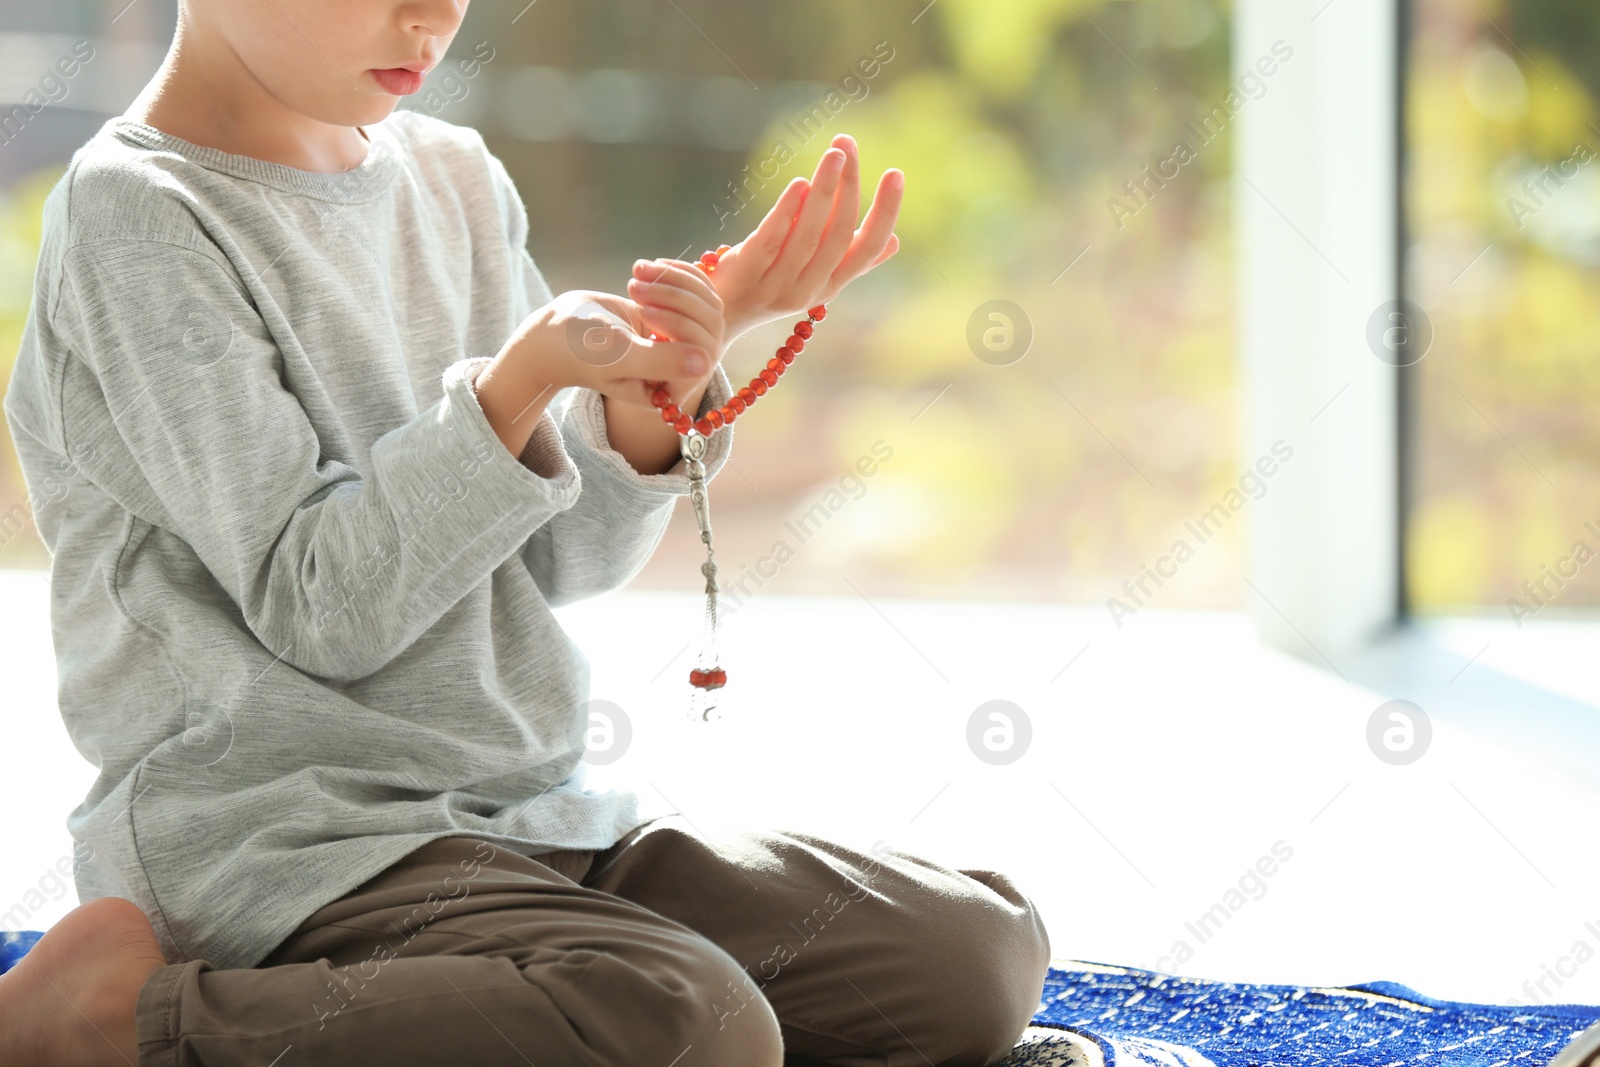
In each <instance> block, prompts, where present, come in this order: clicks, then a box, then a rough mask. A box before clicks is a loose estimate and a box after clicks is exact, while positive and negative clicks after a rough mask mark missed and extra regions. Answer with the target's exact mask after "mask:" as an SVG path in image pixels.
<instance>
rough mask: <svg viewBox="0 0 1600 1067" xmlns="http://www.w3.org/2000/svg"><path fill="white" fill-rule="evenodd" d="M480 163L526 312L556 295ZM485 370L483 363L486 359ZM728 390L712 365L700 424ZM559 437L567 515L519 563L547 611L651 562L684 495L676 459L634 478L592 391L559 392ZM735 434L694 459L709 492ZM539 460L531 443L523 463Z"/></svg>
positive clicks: (524, 228) (514, 212)
mask: <svg viewBox="0 0 1600 1067" xmlns="http://www.w3.org/2000/svg"><path fill="white" fill-rule="evenodd" d="M483 153H484V157H485V164H486V165H487V166H488V168H489V170H490V173H491V175H492V177H493V180H494V186H495V189H496V190H497V195H498V196H499V199H500V203H499V211H500V216H501V218H502V219H503V220H504V226H505V228H504V231H503V233H504V238H505V240H506V241H507V243H508V244H509V245H510V247H511V250H512V255H513V257H514V260H515V264H516V265H515V267H514V269H513V271H512V283H511V288H512V292H511V293H510V294H509V299H511V300H512V301H513V304H514V306H515V307H516V308H517V309H518V311H519V312H520V313H521V314H520V315H519V316H518V318H519V320H520V318H521V317H522V316H526V315H528V314H530V313H532V312H533V311H534V310H535V309H537V308H539V307H542V306H543V305H544V304H546V303H548V302H549V301H550V300H551V298H552V296H553V295H554V294H553V293H552V292H551V290H550V286H549V283H548V282H546V281H545V279H544V276H543V275H542V274H541V273H540V272H539V268H538V265H537V264H536V263H535V262H534V260H533V257H532V256H531V255H529V254H528V249H527V242H528V211H527V208H526V207H525V206H524V205H523V203H522V198H521V197H520V196H519V195H518V193H517V188H516V185H515V183H514V182H512V180H511V177H510V175H509V174H508V173H507V172H506V169H505V165H504V164H502V163H501V162H500V160H499V159H498V158H497V157H495V156H494V155H493V154H492V153H490V152H489V151H488V149H487V148H483ZM483 362H485V363H487V362H488V361H487V360H484V361H483ZM732 394H733V386H732V384H731V383H730V382H729V380H728V376H727V374H726V373H725V372H724V371H723V369H722V366H721V365H720V364H718V366H717V367H716V368H715V370H714V371H713V372H712V378H711V381H710V383H709V384H708V385H707V386H706V391H705V396H704V398H703V399H702V401H701V404H700V410H699V411H697V412H696V413H695V417H696V418H699V417H700V416H701V415H704V414H705V413H706V412H707V411H710V410H711V409H712V408H713V407H721V406H722V405H723V404H725V403H727V401H728V398H729V397H730V396H732ZM547 414H549V415H551V416H552V417H553V418H554V419H555V420H556V423H557V424H558V425H559V426H560V429H561V439H562V442H563V444H564V446H565V448H566V451H567V453H568V455H569V456H571V458H572V462H573V464H574V465H575V466H576V467H577V469H578V472H579V475H580V478H579V483H580V485H581V486H582V491H581V492H580V493H579V494H578V499H577V501H576V502H575V503H574V504H573V505H572V507H570V508H568V509H567V510H565V511H562V512H560V513H559V514H557V515H553V516H552V517H551V518H550V520H549V521H548V522H546V523H544V524H543V525H542V526H540V527H539V528H538V529H537V530H535V531H534V532H533V534H532V536H530V537H529V538H528V541H527V543H526V544H525V545H524V546H523V549H522V560H523V562H524V563H525V564H527V567H528V571H529V572H530V573H531V574H532V575H533V579H534V581H535V582H536V583H537V584H538V586H539V590H540V592H541V593H542V594H543V595H544V598H545V601H546V602H547V603H548V604H550V605H551V606H552V607H558V606H560V605H562V604H568V603H571V602H572V601H575V600H581V599H583V598H585V597H591V596H597V595H599V594H600V593H605V592H609V591H611V590H613V589H619V588H621V587H622V586H624V585H626V584H627V583H628V582H629V581H631V580H632V579H633V577H634V575H636V574H638V573H639V571H640V570H641V569H642V568H643V567H644V565H645V563H646V562H648V561H649V559H650V556H651V554H652V553H654V552H655V549H656V545H658V544H659V543H660V542H661V537H662V535H663V534H665V533H666V531H667V524H668V523H669V522H670V521H671V519H672V512H673V505H674V504H675V503H676V502H677V499H678V497H681V496H688V495H689V475H688V472H687V469H686V468H685V466H684V461H683V460H682V459H681V458H680V459H679V460H678V462H677V463H675V464H674V465H673V466H672V467H671V468H670V469H668V470H667V471H666V472H665V473H662V474H651V475H642V474H640V473H639V472H638V471H636V470H634V469H633V467H632V465H630V464H629V463H628V461H627V459H626V458H624V457H623V455H622V454H621V453H620V452H618V451H616V450H615V449H613V448H612V447H611V444H610V439H609V437H608V436H607V434H606V417H605V406H604V404H603V403H602V399H601V395H600V394H599V393H597V392H595V391H594V390H592V389H577V388H574V389H566V390H563V391H562V393H561V395H559V396H557V397H556V399H555V400H554V401H553V402H552V403H551V404H550V408H549V411H548V412H547ZM733 435H734V430H733V427H731V426H724V427H722V428H721V429H719V430H717V431H716V432H715V433H713V434H712V435H711V442H710V444H709V446H708V447H707V449H706V454H705V457H704V459H703V460H702V461H701V462H703V463H704V464H705V467H706V482H707V484H710V482H711V481H712V479H714V478H715V477H716V476H717V472H718V471H720V470H721V469H722V466H723V464H724V463H726V462H727V460H728V453H729V451H730V450H731V449H732V447H733ZM522 461H523V463H525V464H531V463H535V462H537V454H536V451H535V446H534V443H533V442H531V441H530V442H529V449H528V450H527V451H525V452H524V453H523V455H522Z"/></svg>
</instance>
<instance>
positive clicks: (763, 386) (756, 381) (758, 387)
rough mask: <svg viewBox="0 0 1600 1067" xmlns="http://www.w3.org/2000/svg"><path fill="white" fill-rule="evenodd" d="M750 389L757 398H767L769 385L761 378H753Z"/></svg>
mask: <svg viewBox="0 0 1600 1067" xmlns="http://www.w3.org/2000/svg"><path fill="white" fill-rule="evenodd" d="M750 389H751V391H752V392H754V393H755V394H756V396H765V395H766V393H767V383H766V382H765V381H764V380H762V379H760V378H751V379H750Z"/></svg>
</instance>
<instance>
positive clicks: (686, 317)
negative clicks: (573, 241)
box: [526, 265, 726, 421]
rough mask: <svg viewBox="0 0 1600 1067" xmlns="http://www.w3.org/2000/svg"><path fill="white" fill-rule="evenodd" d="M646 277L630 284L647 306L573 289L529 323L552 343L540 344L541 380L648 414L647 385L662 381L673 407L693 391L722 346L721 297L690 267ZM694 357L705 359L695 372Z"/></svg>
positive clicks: (672, 268)
mask: <svg viewBox="0 0 1600 1067" xmlns="http://www.w3.org/2000/svg"><path fill="white" fill-rule="evenodd" d="M649 273H650V274H651V277H652V278H653V279H654V280H652V281H650V282H641V281H639V280H637V279H635V280H634V281H632V282H630V284H629V287H628V288H629V291H630V293H637V294H638V295H639V296H640V297H641V299H642V300H648V301H649V303H648V304H643V303H641V302H638V301H635V300H633V299H630V298H629V297H623V296H616V295H614V294H611V293H601V292H595V291H592V290H587V289H575V290H571V291H568V292H564V293H561V294H559V295H557V296H556V297H555V299H553V300H551V301H550V302H549V303H548V304H546V305H544V306H543V307H542V308H540V309H538V311H536V312H535V313H534V315H532V316H530V317H529V322H528V323H527V324H526V326H529V327H542V328H543V335H544V336H546V337H548V338H549V339H550V340H551V341H553V342H556V343H547V344H544V345H542V346H540V348H541V351H540V356H539V362H541V363H542V364H543V366H544V373H545V376H546V379H547V380H549V381H551V382H553V383H557V384H559V385H577V386H584V387H587V388H590V389H593V390H595V391H596V392H598V393H601V394H603V395H605V396H606V397H609V398H610V399H612V400H617V401H621V402H622V403H624V404H628V405H632V406H634V407H640V408H645V409H648V413H649V414H651V415H652V416H654V417H655V418H656V419H657V421H660V417H659V416H657V415H655V408H654V406H653V405H652V404H651V403H650V393H651V387H650V385H648V384H646V383H648V382H665V383H666V385H667V392H668V393H670V394H671V395H672V397H673V399H674V401H675V402H679V399H678V398H679V397H681V396H687V395H688V394H690V393H693V394H694V395H695V397H696V402H697V403H698V397H699V394H700V392H702V391H703V390H704V387H705V385H706V384H707V383H708V382H710V380H711V374H712V367H714V366H715V365H716V362H717V360H718V359H720V358H721V356H722V351H723V349H724V347H726V342H725V341H724V340H723V332H724V328H723V321H722V298H721V297H719V296H718V295H717V291H716V290H715V289H714V288H712V286H711V282H710V280H709V279H707V278H706V276H705V274H704V272H702V271H700V270H698V269H695V268H691V267H678V266H669V265H661V266H656V267H652V268H651V270H650V272H649ZM695 353H699V354H702V355H704V356H706V359H705V362H704V365H703V366H701V367H700V368H699V369H696V368H695V367H694V366H693V363H692V357H693V355H694V354H695Z"/></svg>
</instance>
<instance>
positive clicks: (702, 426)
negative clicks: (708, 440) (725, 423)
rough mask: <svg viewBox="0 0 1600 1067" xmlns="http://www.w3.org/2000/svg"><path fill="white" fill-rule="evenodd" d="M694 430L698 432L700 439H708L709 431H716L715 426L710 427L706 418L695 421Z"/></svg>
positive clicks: (709, 422)
mask: <svg viewBox="0 0 1600 1067" xmlns="http://www.w3.org/2000/svg"><path fill="white" fill-rule="evenodd" d="M694 428H695V429H697V430H699V431H700V436H701V437H710V436H711V431H712V430H715V429H716V427H715V426H713V425H711V420H710V419H706V418H702V419H698V420H696V421H695V424H694Z"/></svg>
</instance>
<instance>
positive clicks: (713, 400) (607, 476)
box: [522, 364, 734, 607]
mask: <svg viewBox="0 0 1600 1067" xmlns="http://www.w3.org/2000/svg"><path fill="white" fill-rule="evenodd" d="M731 392H732V388H731V385H730V383H729V381H728V376H727V374H725V373H724V372H723V370H722V366H721V364H718V365H717V367H716V368H715V370H714V371H713V374H712V378H711V381H710V383H709V384H708V385H707V386H706V391H705V396H704V399H702V400H701V402H700V410H699V411H698V412H696V418H698V417H699V416H700V415H703V414H705V413H706V412H707V411H709V410H711V409H712V408H713V407H720V406H721V405H722V404H724V403H726V402H727V399H728V396H729V394H730V393H731ZM550 406H551V408H552V409H554V411H555V418H556V420H557V422H558V424H559V425H560V427H561V437H562V440H563V442H564V443H565V446H566V450H567V453H568V455H570V456H571V457H572V461H573V463H574V465H575V466H576V467H577V468H578V471H579V474H580V484H581V485H582V491H581V492H580V493H579V494H578V499H577V501H576V502H575V503H574V504H573V505H572V507H570V508H568V509H567V510H566V511H563V512H561V513H559V514H557V515H554V516H552V517H551V518H550V520H549V521H548V522H546V523H545V524H544V525H543V526H540V527H539V528H538V529H537V530H535V531H534V532H533V536H531V537H530V538H528V543H527V544H526V545H525V546H524V547H523V550H522V560H523V562H524V563H526V564H527V566H528V570H529V572H530V573H531V574H532V575H533V579H534V581H535V582H536V583H538V586H539V590H540V592H542V593H543V594H544V598H545V601H546V602H547V603H549V604H550V605H551V606H552V607H558V606H560V605H562V604H568V603H571V602H572V601H575V600H581V599H583V598H584V597H591V596H597V595H599V594H600V593H605V592H609V591H611V590H613V589H620V588H621V587H622V586H624V585H626V584H628V582H629V581H631V580H632V579H633V577H634V575H636V574H638V573H639V571H640V570H641V569H643V567H644V565H645V563H646V562H648V561H649V559H650V556H651V555H652V554H653V553H654V552H655V550H656V545H658V544H660V543H661V538H662V535H664V534H665V533H666V531H667V524H668V523H669V522H670V521H671V519H672V511H673V505H675V504H676V503H677V500H678V498H679V497H680V496H688V495H689V474H688V469H687V467H686V466H685V461H684V460H683V459H682V458H681V457H680V458H679V459H678V461H677V462H676V463H674V464H673V465H672V466H671V467H670V468H669V469H668V470H667V471H665V472H664V473H662V474H640V473H639V472H638V471H636V470H634V469H633V466H632V465H631V464H630V463H629V462H628V460H627V459H626V457H624V456H623V455H622V453H620V452H618V451H616V450H615V449H613V448H612V447H611V445H610V443H609V439H608V437H607V435H606V416H605V406H604V404H603V403H602V398H601V395H600V394H599V393H597V392H595V391H594V390H592V389H570V390H567V391H565V392H564V393H563V395H561V396H559V397H557V398H556V400H555V401H554V402H553V403H552V404H551V405H550ZM733 433H734V429H733V427H732V426H724V427H722V428H721V429H719V430H717V431H716V432H714V433H713V434H712V435H711V441H710V443H709V444H708V445H707V447H706V454H705V457H704V458H703V459H702V460H701V462H702V463H704V464H705V468H706V483H707V484H708V485H709V484H710V482H711V480H712V479H713V478H715V477H716V475H717V472H718V471H720V470H721V469H722V466H723V464H724V463H726V462H727V460H728V453H729V451H730V450H731V449H732V447H733ZM523 462H524V463H533V462H537V457H536V455H535V454H534V452H533V450H532V447H531V445H530V448H529V450H528V451H525V452H524V453H523ZM690 521H691V522H692V521H693V519H692V518H691V519H690Z"/></svg>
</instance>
